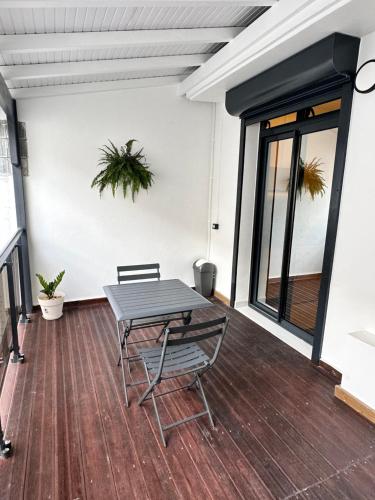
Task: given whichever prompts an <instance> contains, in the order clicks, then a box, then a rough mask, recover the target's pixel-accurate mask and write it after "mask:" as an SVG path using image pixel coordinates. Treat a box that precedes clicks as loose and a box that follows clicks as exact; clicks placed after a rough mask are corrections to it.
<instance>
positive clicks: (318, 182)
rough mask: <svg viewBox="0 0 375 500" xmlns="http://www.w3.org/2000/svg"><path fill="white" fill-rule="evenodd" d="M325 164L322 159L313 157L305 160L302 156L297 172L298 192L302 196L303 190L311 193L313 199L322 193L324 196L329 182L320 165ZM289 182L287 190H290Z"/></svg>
mask: <svg viewBox="0 0 375 500" xmlns="http://www.w3.org/2000/svg"><path fill="white" fill-rule="evenodd" d="M321 165H323V163H322V162H321V160H319V159H317V158H313V159H312V160H311V161H310V162H304V161H303V160H302V158H300V159H299V162H298V172H297V192H298V194H299V196H300V198H302V193H303V190H305V193H310V196H311V199H312V200H314V199H315V197H316V196H318V195H319V194H320V196H323V195H324V193H325V191H326V188H327V184H326V183H325V181H324V176H323V173H324V172H323V170H321V169H320V168H319V167H320V166H321ZM289 183H290V180H289V182H288V187H287V191H289Z"/></svg>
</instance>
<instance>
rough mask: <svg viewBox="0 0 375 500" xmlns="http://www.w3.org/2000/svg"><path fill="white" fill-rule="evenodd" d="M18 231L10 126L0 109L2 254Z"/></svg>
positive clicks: (0, 233)
mask: <svg viewBox="0 0 375 500" xmlns="http://www.w3.org/2000/svg"><path fill="white" fill-rule="evenodd" d="M16 230H17V221H16V204H15V199H14V186H13V168H12V164H11V161H10V154H9V141H8V126H7V121H6V115H5V113H4V112H3V111H2V110H1V109H0V252H1V250H3V249H4V247H5V246H6V245H7V244H8V243H9V240H10V239H11V237H12V236H13V235H14V233H15V232H16Z"/></svg>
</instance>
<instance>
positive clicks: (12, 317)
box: [6, 255, 25, 363]
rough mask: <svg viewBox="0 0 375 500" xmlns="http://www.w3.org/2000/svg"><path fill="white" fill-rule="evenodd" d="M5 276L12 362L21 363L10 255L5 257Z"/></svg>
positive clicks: (21, 356) (22, 358)
mask: <svg viewBox="0 0 375 500" xmlns="http://www.w3.org/2000/svg"><path fill="white" fill-rule="evenodd" d="M6 266H7V278H8V290H9V309H10V321H11V326H12V351H13V357H12V363H23V361H24V359H25V356H24V355H23V354H22V353H20V345H19V342H18V318H17V308H16V301H15V297H14V280H13V262H12V255H10V256H9V257H8V258H7V261H6Z"/></svg>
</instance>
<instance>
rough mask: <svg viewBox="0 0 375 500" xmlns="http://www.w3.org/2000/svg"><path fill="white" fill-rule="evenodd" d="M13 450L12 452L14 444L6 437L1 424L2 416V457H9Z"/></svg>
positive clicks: (0, 440) (0, 450)
mask: <svg viewBox="0 0 375 500" xmlns="http://www.w3.org/2000/svg"><path fill="white" fill-rule="evenodd" d="M11 452H12V444H11V442H10V441H8V440H7V439H5V437H4V432H3V428H2V426H1V418H0V457H3V458H7V457H9V455H10V454H11Z"/></svg>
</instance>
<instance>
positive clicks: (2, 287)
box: [0, 229, 28, 456]
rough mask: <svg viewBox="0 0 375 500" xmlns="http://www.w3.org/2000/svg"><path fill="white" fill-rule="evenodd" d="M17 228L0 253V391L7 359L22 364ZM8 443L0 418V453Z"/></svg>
mask: <svg viewBox="0 0 375 500" xmlns="http://www.w3.org/2000/svg"><path fill="white" fill-rule="evenodd" d="M23 233H24V231H23V230H21V229H20V230H19V231H17V233H16V234H15V235H14V237H13V238H12V240H11V241H10V242H9V244H8V245H7V246H6V248H5V249H4V250H3V251H2V253H1V254H0V394H1V391H2V388H3V384H4V378H5V373H6V369H7V366H8V363H9V361H10V360H11V362H12V363H22V362H23V361H24V359H25V357H24V355H23V354H22V353H21V351H20V343H19V338H18V324H19V322H27V321H28V318H27V314H26V302H25V282H24V274H23V273H24V271H23V265H22V262H23V260H22V251H23V249H22V236H23ZM10 452H11V444H10V442H9V441H6V440H5V438H4V434H3V430H2V427H1V421H0V455H2V456H7V455H9V454H10Z"/></svg>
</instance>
